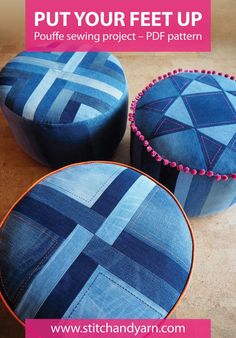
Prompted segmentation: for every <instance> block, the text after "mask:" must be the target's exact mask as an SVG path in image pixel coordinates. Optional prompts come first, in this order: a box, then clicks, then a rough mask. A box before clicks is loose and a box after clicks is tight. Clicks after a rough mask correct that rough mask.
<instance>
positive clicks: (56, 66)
mask: <svg viewBox="0 0 236 338" xmlns="http://www.w3.org/2000/svg"><path fill="white" fill-rule="evenodd" d="M0 102H1V108H2V111H3V112H4V115H5V117H6V119H7V120H8V123H9V126H10V128H11V130H12V132H13V134H14V136H15V138H16V140H17V142H18V143H19V144H20V145H21V147H22V148H23V149H24V150H25V151H26V152H27V153H28V154H29V155H30V156H32V157H33V158H34V159H36V160H38V161H39V162H41V163H43V164H45V165H48V166H52V167H61V166H63V165H67V164H70V163H75V162H79V161H87V160H94V159H96V160H99V159H108V158H109V157H111V156H112V154H113V153H114V151H115V149H116V147H117V146H118V144H119V142H120V141H121V139H122V137H123V134H124V132H125V127H126V120H127V102H128V94H127V83H126V78H125V75H124V72H123V69H122V66H121V64H120V62H119V61H118V60H117V59H116V58H115V57H114V56H112V55H111V54H109V53H82V52H78V53H68V52H67V53H30V52H23V53H20V54H19V55H18V56H16V57H15V58H14V59H12V60H11V61H10V62H9V63H8V64H7V65H6V66H5V67H4V68H3V70H2V72H1V73H0Z"/></svg>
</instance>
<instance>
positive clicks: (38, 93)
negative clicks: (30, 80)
mask: <svg viewBox="0 0 236 338" xmlns="http://www.w3.org/2000/svg"><path fill="white" fill-rule="evenodd" d="M27 59H28V58H27ZM57 77H58V73H57V72H56V71H55V70H53V69H51V70H49V71H48V72H47V74H46V75H45V76H44V78H43V79H42V81H41V82H40V83H39V85H38V86H37V88H35V90H34V91H33V93H32V94H31V96H30V97H29V99H28V101H27V102H26V104H25V106H24V109H23V117H24V118H26V119H28V120H33V119H34V115H35V112H36V110H37V108H38V106H39V104H40V102H41V101H42V99H43V98H44V96H45V94H46V93H47V92H48V90H49V89H50V88H51V86H52V85H53V83H54V81H55V80H56V79H57Z"/></svg>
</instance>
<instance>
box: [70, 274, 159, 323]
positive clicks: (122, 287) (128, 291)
mask: <svg viewBox="0 0 236 338" xmlns="http://www.w3.org/2000/svg"><path fill="white" fill-rule="evenodd" d="M100 276H103V277H105V278H107V279H108V280H110V281H111V282H113V283H114V284H116V285H117V286H119V287H120V288H121V289H123V290H125V291H126V292H127V293H129V294H130V295H132V296H134V297H135V298H136V299H137V300H139V301H140V302H141V303H143V304H145V305H146V306H147V307H149V308H150V309H151V310H153V311H155V312H156V313H158V314H159V315H160V314H161V313H160V312H159V311H157V310H156V309H154V308H153V307H152V306H151V305H149V304H147V303H146V302H145V301H143V300H142V299H140V298H139V297H137V296H136V295H135V294H133V293H132V292H131V291H130V290H128V289H126V288H125V287H124V286H122V285H120V284H119V283H117V282H116V281H114V280H113V279H112V278H110V277H108V276H106V275H105V274H104V273H102V272H99V273H98V275H97V277H96V278H95V279H94V281H93V282H92V284H91V285H90V286H89V288H88V289H87V291H86V292H85V294H84V295H83V297H81V299H80V300H79V302H78V303H77V304H76V306H75V307H74V308H73V310H72V311H71V312H70V314H69V316H68V318H71V316H72V314H73V313H74V312H75V310H76V309H77V307H78V306H79V304H80V303H81V302H82V300H83V299H84V298H85V296H86V295H87V293H88V292H89V290H90V289H91V287H92V286H93V285H94V283H95V282H96V281H97V279H98V278H99V277H100Z"/></svg>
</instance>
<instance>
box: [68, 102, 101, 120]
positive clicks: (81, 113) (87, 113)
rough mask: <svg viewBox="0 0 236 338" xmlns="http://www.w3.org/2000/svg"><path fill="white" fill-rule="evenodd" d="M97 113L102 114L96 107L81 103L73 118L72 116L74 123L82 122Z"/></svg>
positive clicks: (95, 115) (97, 114)
mask: <svg viewBox="0 0 236 338" xmlns="http://www.w3.org/2000/svg"><path fill="white" fill-rule="evenodd" d="M99 115H102V113H101V112H100V111H98V110H97V109H95V108H93V107H90V106H86V105H85V104H81V106H80V108H79V109H78V111H77V113H76V115H75V118H74V121H73V122H74V123H76V122H82V121H88V120H91V119H93V118H95V117H97V116H99Z"/></svg>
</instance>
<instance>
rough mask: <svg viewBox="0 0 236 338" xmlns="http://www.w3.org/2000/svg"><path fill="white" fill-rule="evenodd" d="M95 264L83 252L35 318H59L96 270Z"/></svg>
mask: <svg viewBox="0 0 236 338" xmlns="http://www.w3.org/2000/svg"><path fill="white" fill-rule="evenodd" d="M96 268H97V264H96V263H95V262H94V261H93V260H92V259H91V258H90V257H87V256H86V255H84V254H83V253H82V254H80V255H79V256H78V258H77V259H76V260H75V262H74V263H73V264H72V265H71V266H70V268H69V269H68V270H67V272H66V273H65V274H64V276H63V277H62V279H61V280H60V281H59V283H58V284H57V286H56V287H55V288H54V290H53V292H52V293H51V294H50V295H49V297H48V298H47V299H46V301H45V302H44V304H43V306H42V307H41V309H40V310H39V311H38V313H37V315H36V316H35V318H61V317H62V316H63V314H64V313H65V312H66V310H67V309H68V307H69V306H70V304H71V303H72V301H73V300H74V298H75V297H76V296H77V294H78V293H79V291H80V290H81V289H82V288H83V286H84V285H85V283H86V282H87V281H88V279H89V278H90V276H91V275H92V274H93V272H94V271H95V270H96Z"/></svg>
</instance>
